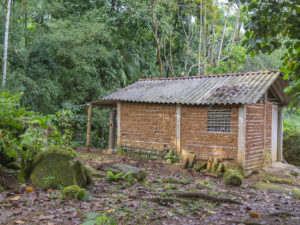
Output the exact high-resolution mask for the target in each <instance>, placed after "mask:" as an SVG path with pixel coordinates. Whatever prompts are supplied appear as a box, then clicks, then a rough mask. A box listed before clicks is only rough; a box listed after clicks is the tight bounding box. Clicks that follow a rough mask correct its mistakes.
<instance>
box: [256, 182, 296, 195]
mask: <svg viewBox="0 0 300 225" xmlns="http://www.w3.org/2000/svg"><path fill="white" fill-rule="evenodd" d="M254 187H255V188H256V189H259V190H262V191H271V192H281V193H286V194H288V193H289V192H290V191H291V189H290V188H285V187H282V186H280V185H277V184H272V183H264V182H258V183H256V184H255V185H254Z"/></svg>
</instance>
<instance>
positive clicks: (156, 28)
mask: <svg viewBox="0 0 300 225" xmlns="http://www.w3.org/2000/svg"><path fill="white" fill-rule="evenodd" d="M151 14H152V24H153V36H154V41H155V46H156V54H157V59H158V62H159V72H160V77H163V72H162V67H163V65H162V60H161V56H160V43H159V38H158V24H157V23H156V20H155V13H154V0H151Z"/></svg>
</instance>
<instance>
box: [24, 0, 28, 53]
mask: <svg viewBox="0 0 300 225" xmlns="http://www.w3.org/2000/svg"><path fill="white" fill-rule="evenodd" d="M23 7H24V40H25V47H26V48H27V46H28V40H27V23H28V19H27V2H26V1H23Z"/></svg>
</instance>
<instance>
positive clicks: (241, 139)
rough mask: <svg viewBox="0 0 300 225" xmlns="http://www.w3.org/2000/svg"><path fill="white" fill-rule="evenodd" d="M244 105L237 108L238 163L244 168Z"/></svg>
mask: <svg viewBox="0 0 300 225" xmlns="http://www.w3.org/2000/svg"><path fill="white" fill-rule="evenodd" d="M245 148H246V106H245V105H242V106H240V108H239V133H238V157H237V159H238V163H239V164H240V165H241V166H242V167H243V168H245V151H246V149H245Z"/></svg>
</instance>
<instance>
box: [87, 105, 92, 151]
mask: <svg viewBox="0 0 300 225" xmlns="http://www.w3.org/2000/svg"><path fill="white" fill-rule="evenodd" d="M92 108H93V106H92V105H91V104H90V105H89V108H88V118H87V128H86V147H87V148H88V151H89V149H90V147H91V123H92Z"/></svg>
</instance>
